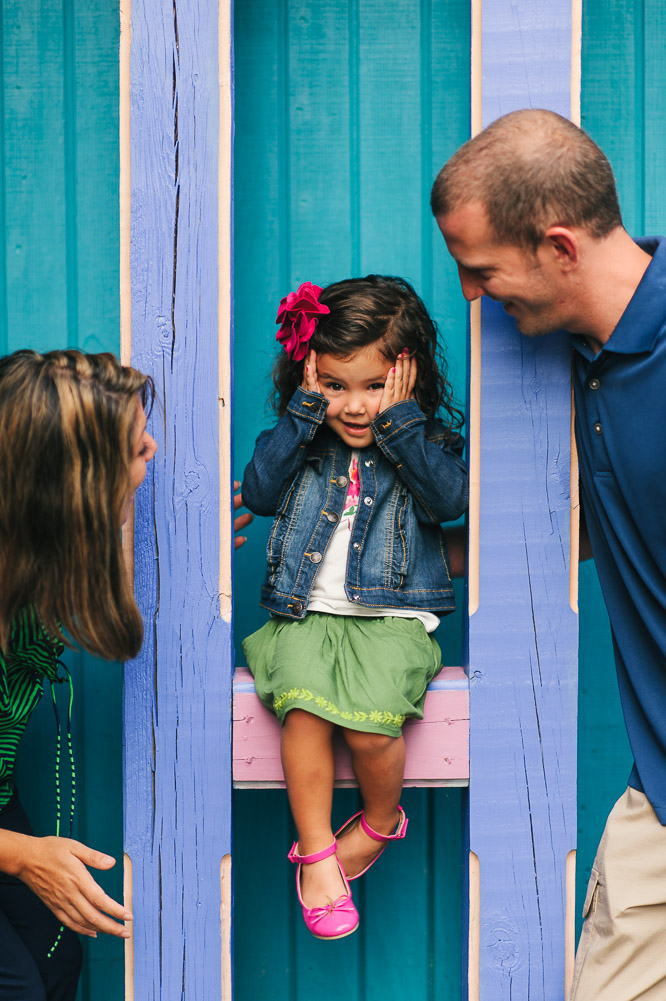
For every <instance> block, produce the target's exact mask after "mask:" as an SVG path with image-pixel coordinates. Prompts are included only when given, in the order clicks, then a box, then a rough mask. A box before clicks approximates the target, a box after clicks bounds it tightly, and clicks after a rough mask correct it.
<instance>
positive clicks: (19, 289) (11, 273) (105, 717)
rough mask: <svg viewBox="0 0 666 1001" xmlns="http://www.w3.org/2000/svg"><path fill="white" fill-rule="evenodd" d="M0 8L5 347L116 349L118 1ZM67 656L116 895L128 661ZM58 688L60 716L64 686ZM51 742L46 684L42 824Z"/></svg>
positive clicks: (50, 817)
mask: <svg viewBox="0 0 666 1001" xmlns="http://www.w3.org/2000/svg"><path fill="white" fill-rule="evenodd" d="M2 18H3V32H2V37H3V51H2V70H3V75H2V102H3V106H4V111H5V115H4V124H5V129H4V133H3V149H4V151H5V153H6V159H5V161H4V163H3V170H4V177H5V183H4V184H3V193H4V194H5V195H6V199H7V202H8V205H9V209H8V212H7V213H6V220H5V222H6V225H5V226H4V227H3V242H2V246H3V248H4V247H7V258H8V260H7V275H6V279H7V285H6V286H5V281H4V279H3V282H2V286H3V288H2V291H3V296H2V301H3V304H4V303H6V305H3V308H2V313H3V314H6V315H5V319H4V322H3V332H2V335H0V339H2V340H3V344H2V348H3V350H14V349H16V348H18V347H25V346H30V347H35V348H37V349H40V350H48V349H50V348H56V347H63V346H65V345H66V344H70V345H74V346H80V347H82V348H84V349H85V350H90V351H99V350H110V351H114V352H116V353H118V351H119V331H118V314H119V310H118V298H119V296H118V96H117V81H118V71H117V60H118V34H119V28H118V10H117V6H114V5H110V4H109V3H108V2H107V0H90V2H88V3H86V4H85V5H84V4H83V3H77V4H75V3H73V2H71V0H67V2H66V3H65V4H64V5H63V4H62V3H60V2H58V3H52V2H50V3H21V4H20V5H19V4H18V3H16V2H5V4H4V7H3V10H2ZM5 290H6V298H5ZM65 660H66V661H67V662H68V663H69V664H70V666H71V668H72V673H73V676H74V684H75V701H74V750H75V756H76V761H77V766H78V774H77V789H78V797H77V809H76V819H75V829H74V834H75V837H77V838H78V839H80V840H81V841H83V842H85V843H87V844H90V845H92V846H94V847H99V848H101V849H103V850H105V851H108V852H109V853H110V854H112V855H114V856H115V857H116V858H117V859H118V860H119V864H118V865H117V867H116V868H115V870H112V871H111V872H109V873H103V874H100V876H99V882H100V884H101V885H102V886H103V887H104V889H105V890H106V891H107V892H108V893H110V894H111V895H112V896H114V897H116V898H121V897H122V863H121V861H120V860H121V859H122V768H121V749H122V732H121V712H120V702H121V680H122V679H121V669H120V666H119V665H117V664H105V663H103V662H101V661H96V660H94V659H93V658H91V657H88V656H84V655H80V654H67V655H66V657H65ZM58 696H59V703H60V707H61V715H62V716H63V717H64V714H65V712H66V693H65V691H64V689H59V690H58ZM54 741H55V729H54V719H53V709H52V707H51V700H50V694H49V693H47V694H46V696H45V698H44V699H43V700H42V703H41V705H40V706H39V707H38V710H37V712H36V713H35V717H34V719H33V721H32V723H31V726H30V728H29V731H28V733H27V735H26V738H25V741H24V742H23V745H22V748H21V756H20V762H19V782H20V785H21V790H22V796H23V798H24V800H25V801H26V805H27V808H28V811H29V814H30V816H31V818H32V820H33V823H34V824H35V827H36V829H37V830H38V831H39V832H40V833H42V834H49V833H53V831H54V829H55V828H54V824H55V810H54V774H53V757H54V751H55V743H54ZM64 783H65V788H67V787H68V778H67V770H65V772H64ZM84 957H85V958H84V968H83V973H82V978H81V989H80V992H79V995H80V997H81V998H82V999H86V1001H88V999H89V998H95V999H100V1001H107V999H108V1001H115V999H116V998H118V997H120V996H121V995H122V990H123V986H122V985H123V949H122V944H121V943H120V942H118V941H117V940H116V939H111V938H109V937H108V936H100V937H99V938H98V939H97V940H94V941H93V940H86V942H85V945H84Z"/></svg>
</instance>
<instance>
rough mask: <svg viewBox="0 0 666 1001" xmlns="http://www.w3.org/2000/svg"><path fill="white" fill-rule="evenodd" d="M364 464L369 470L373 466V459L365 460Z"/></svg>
mask: <svg viewBox="0 0 666 1001" xmlns="http://www.w3.org/2000/svg"><path fill="white" fill-rule="evenodd" d="M365 464H366V466H367V467H368V469H370V468H371V467H372V466H374V464H375V463H374V460H373V459H366V460H365Z"/></svg>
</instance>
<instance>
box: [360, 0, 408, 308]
mask: <svg viewBox="0 0 666 1001" xmlns="http://www.w3.org/2000/svg"><path fill="white" fill-rule="evenodd" d="M359 19H360V22H359V23H360V27H359V114H360V124H359V136H360V140H359V143H360V160H361V180H360V207H361V271H362V272H363V273H368V272H375V273H378V274H396V275H400V276H401V277H402V278H406V279H407V280H408V281H411V282H413V283H415V284H416V286H417V288H418V287H420V285H421V254H422V241H421V229H420V226H419V220H420V218H421V213H422V205H421V196H422V182H421V176H420V173H421V171H420V163H421V127H422V122H421V117H422V106H421V88H420V85H421V62H420V54H421V52H420V50H421V28H420V22H421V10H420V6H419V4H418V3H415V2H410V3H404V2H403V3H394V4H386V3H384V2H383V0H359Z"/></svg>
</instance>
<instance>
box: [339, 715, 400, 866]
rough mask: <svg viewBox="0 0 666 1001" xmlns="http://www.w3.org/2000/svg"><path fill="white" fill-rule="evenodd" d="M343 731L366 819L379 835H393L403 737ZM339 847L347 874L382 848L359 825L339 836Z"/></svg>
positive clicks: (397, 817) (396, 811)
mask: <svg viewBox="0 0 666 1001" xmlns="http://www.w3.org/2000/svg"><path fill="white" fill-rule="evenodd" d="M342 732H343V735H344V738H345V740H346V742H347V744H348V746H349V749H350V751H351V755H352V767H353V769H354V775H355V776H356V780H357V782H358V785H359V789H360V790H361V796H362V797H363V804H364V807H363V809H364V813H365V819H366V821H367V822H368V824H369V826H370V827H372V829H373V830H374V831H377V833H378V834H392V833H393V831H394V830H395V827H396V824H397V823H398V820H399V813H398V804H399V803H400V795H401V793H402V783H403V780H404V776H405V741H404V738H403V737H402V735H400V736H399V737H388V736H386V735H385V734H381V733H363V732H361V731H359V730H347V729H343V731H342ZM338 846H339V848H338V857H339V859H340V862H341V863H342V867H343V869H344V870H345V872H346V873H347V875H348V876H355V875H356V874H357V873H359V872H361V870H362V869H365V867H366V866H367V865H369V864H370V862H372V860H373V859H374V858H375V857H376V856H377V855H378V854H379V853H380V851H381V850H382V847H383V845H382V844H381V843H380V842H377V841H375V840H374V839H373V838H370V837H368V835H367V834H366V833H365V831H364V830H363V828H362V827H361V825H360V824H355V825H354V827H352V828H351V829H350V830H349V831H348V833H346V834H345V835H344V837H342V838H340V840H339V841H338Z"/></svg>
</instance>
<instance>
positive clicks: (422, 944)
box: [361, 789, 460, 1001]
mask: <svg viewBox="0 0 666 1001" xmlns="http://www.w3.org/2000/svg"><path fill="white" fill-rule="evenodd" d="M402 806H403V808H404V810H405V813H406V814H407V816H408V817H409V827H408V828H407V835H406V837H405V839H404V840H403V841H397V842H395V843H394V844H388V845H387V846H386V850H385V851H384V854H383V855H382V857H381V859H380V860H379V862H377V863H376V865H374V866H373V868H372V869H371V870H370V872H369V873H368V874H367V876H364V877H363V882H364V898H365V899H364V906H363V911H362V914H361V920H362V922H363V928H364V937H365V942H366V962H365V968H366V971H367V973H366V983H365V990H366V993H365V997H367V998H373V997H378V998H385V999H387V1001H399V999H400V998H429V997H432V975H431V969H430V965H429V959H430V955H429V953H430V948H429V946H430V939H431V919H432V910H431V907H430V902H431V894H432V876H433V872H432V861H433V859H432V848H433V845H432V827H431V810H430V796H429V791H428V790H426V789H406V790H404V792H403V794H402ZM455 861H456V863H458V864H459V861H460V860H459V858H458V859H456V860H455ZM407 874H409V875H407ZM459 917H460V915H458V918H459Z"/></svg>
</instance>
